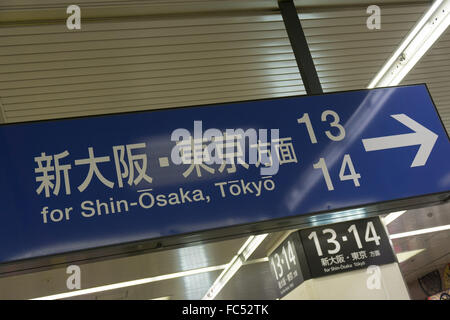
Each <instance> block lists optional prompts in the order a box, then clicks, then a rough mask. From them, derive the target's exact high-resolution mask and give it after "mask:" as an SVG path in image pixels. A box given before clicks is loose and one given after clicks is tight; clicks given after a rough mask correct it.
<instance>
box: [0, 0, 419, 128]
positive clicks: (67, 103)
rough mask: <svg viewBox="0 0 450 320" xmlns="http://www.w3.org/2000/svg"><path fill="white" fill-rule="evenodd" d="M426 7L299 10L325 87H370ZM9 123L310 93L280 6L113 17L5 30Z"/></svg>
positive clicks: (0, 78) (2, 83)
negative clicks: (372, 14)
mask: <svg viewBox="0 0 450 320" xmlns="http://www.w3.org/2000/svg"><path fill="white" fill-rule="evenodd" d="M425 9H426V6H424V5H409V6H404V5H398V6H388V7H385V8H382V10H383V11H382V12H383V16H382V17H383V20H382V28H381V30H368V29H367V27H366V19H367V14H366V12H365V8H349V9H333V10H331V9H327V10H319V11H316V12H310V13H304V14H303V13H302V14H300V18H301V20H302V24H303V26H304V29H305V34H306V35H307V39H308V42H309V44H310V47H311V52H312V56H313V58H314V62H315V64H316V68H317V70H318V73H319V77H320V79H321V82H322V85H323V87H324V90H325V91H328V92H329V91H336V90H348V89H357V88H364V87H366V86H367V84H368V82H369V81H370V79H371V78H372V77H373V75H374V74H375V73H376V71H377V70H379V69H380V68H381V66H382V65H383V63H384V61H385V60H386V59H387V58H388V57H389V56H390V54H391V53H392V52H393V51H394V50H395V48H396V46H397V45H398V44H399V43H400V42H401V40H402V38H403V37H404V36H405V35H406V33H407V31H408V30H410V29H411V28H412V26H413V25H414V23H415V22H416V21H417V20H418V19H419V17H420V16H421V14H422V13H423V12H424V10H425ZM0 37H1V41H0V97H1V98H2V103H3V108H4V111H5V117H6V120H7V121H8V122H18V121H30V120H40V119H53V118H60V117H72V116H82V115H95V114H103V113H113V112H123V111H134V110H147V109H154V108H165V107H176V106H186V105H199V104H209V103H219V102H227V101H237V100H253V99H261V98H269V97H281V96H288V95H296V94H304V93H305V92H304V88H303V85H302V82H301V78H300V75H299V73H298V70H297V67H296V63H295V59H294V55H293V53H292V50H291V47H290V44H289V40H288V38H287V34H286V31H285V29H284V24H283V22H282V18H281V16H280V15H279V14H278V13H267V14H261V13H259V14H242V13H240V14H237V13H233V14H231V13H227V14H223V13H222V14H220V15H215V16H210V15H209V16H206V15H204V16H192V17H185V18H179V17H178V18H176V17H172V18H170V17H165V18H162V17H160V18H152V19H137V20H136V19H134V20H130V19H115V20H108V21H95V22H85V23H83V24H82V31H68V30H67V29H66V27H65V25H63V24H52V25H28V26H9V27H4V28H2V29H0Z"/></svg>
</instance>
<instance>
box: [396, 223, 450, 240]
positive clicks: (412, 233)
mask: <svg viewBox="0 0 450 320" xmlns="http://www.w3.org/2000/svg"><path fill="white" fill-rule="evenodd" d="M445 230H450V224H447V225H444V226H439V227H433V228H426V229H419V230H414V231H408V232H402V233H396V234H391V235H390V236H389V238H391V239H399V238H405V237H412V236H417V235H420V234H425V233H431V232H438V231H445Z"/></svg>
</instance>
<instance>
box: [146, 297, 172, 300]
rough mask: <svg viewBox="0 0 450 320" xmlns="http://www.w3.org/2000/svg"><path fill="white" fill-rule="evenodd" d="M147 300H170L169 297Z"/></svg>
mask: <svg viewBox="0 0 450 320" xmlns="http://www.w3.org/2000/svg"><path fill="white" fill-rule="evenodd" d="M149 300H170V296H165V297H159V298H153V299H149Z"/></svg>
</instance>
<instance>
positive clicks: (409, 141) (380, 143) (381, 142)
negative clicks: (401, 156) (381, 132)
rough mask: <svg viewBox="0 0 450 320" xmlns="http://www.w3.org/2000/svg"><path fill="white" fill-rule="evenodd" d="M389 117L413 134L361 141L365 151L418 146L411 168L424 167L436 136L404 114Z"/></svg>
mask: <svg viewBox="0 0 450 320" xmlns="http://www.w3.org/2000/svg"><path fill="white" fill-rule="evenodd" d="M391 117H392V118H394V119H395V120H397V121H399V122H401V123H403V124H404V125H405V126H407V127H408V128H410V129H411V130H413V131H414V132H413V133H406V134H399V135H395V136H387V137H380V138H372V139H362V143H363V145H364V148H365V149H366V151H377V150H384V149H392V148H401V147H409V146H416V145H420V148H419V150H418V151H417V154H416V157H415V158H414V161H413V163H412V164H411V167H419V166H423V165H425V163H426V162H427V160H428V157H429V156H430V153H431V151H432V150H433V146H434V144H435V143H436V140H437V138H438V135H437V134H435V133H434V132H432V131H430V130H428V129H427V128H425V127H424V126H422V125H421V124H419V123H417V122H416V121H414V120H413V119H411V118H410V117H408V116H407V115H406V114H403V113H401V114H393V115H391Z"/></svg>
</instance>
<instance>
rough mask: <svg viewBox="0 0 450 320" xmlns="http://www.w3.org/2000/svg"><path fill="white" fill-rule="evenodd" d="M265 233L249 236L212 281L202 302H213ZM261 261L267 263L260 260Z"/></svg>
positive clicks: (262, 239) (261, 240) (264, 236)
mask: <svg viewBox="0 0 450 320" xmlns="http://www.w3.org/2000/svg"><path fill="white" fill-rule="evenodd" d="M267 235H268V234H267V233H265V234H261V235H258V236H250V237H249V238H248V239H247V240H246V241H245V243H244V244H243V245H242V247H241V248H240V249H239V250H238V252H237V254H236V255H235V256H234V257H233V258H232V259H231V261H230V262H229V263H228V264H227V266H226V268H225V269H224V270H223V271H222V273H221V274H220V275H219V276H218V277H217V279H216V281H214V283H213V285H212V286H211V288H209V289H208V291H207V292H206V294H205V296H204V297H203V298H202V300H213V299H214V298H215V297H216V296H217V295H218V294H219V292H220V291H221V290H222V289H223V287H224V286H225V285H226V284H227V282H228V281H229V280H230V279H231V278H232V277H233V276H234V275H235V274H236V272H237V271H238V270H239V269H240V267H242V265H243V264H244V263H245V262H246V261H247V259H248V258H249V257H250V256H251V255H252V253H253V252H254V251H255V250H256V248H258V246H259V245H260V244H261V242H263V241H264V239H265V238H266V237H267ZM261 261H267V260H266V259H262V260H261Z"/></svg>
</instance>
